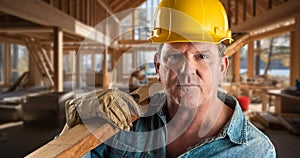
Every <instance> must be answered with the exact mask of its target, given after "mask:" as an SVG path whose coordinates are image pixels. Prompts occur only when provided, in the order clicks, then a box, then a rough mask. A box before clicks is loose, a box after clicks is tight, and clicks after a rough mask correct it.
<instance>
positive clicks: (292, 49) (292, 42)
mask: <svg viewBox="0 0 300 158" xmlns="http://www.w3.org/2000/svg"><path fill="white" fill-rule="evenodd" d="M295 39H296V38H295V31H291V33H290V86H295V78H296V77H295V75H294V73H292V72H295V70H294V69H295V66H294V65H296V63H295V60H294V59H295V50H296V49H295V44H296V42H295Z"/></svg>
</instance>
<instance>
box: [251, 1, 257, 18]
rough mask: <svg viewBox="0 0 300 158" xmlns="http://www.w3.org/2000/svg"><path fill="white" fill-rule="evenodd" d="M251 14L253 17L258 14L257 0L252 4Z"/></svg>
mask: <svg viewBox="0 0 300 158" xmlns="http://www.w3.org/2000/svg"><path fill="white" fill-rule="evenodd" d="M251 7H252V8H251V15H252V17H255V16H256V0H252V5H251Z"/></svg>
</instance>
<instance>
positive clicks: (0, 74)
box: [0, 43, 5, 85]
mask: <svg viewBox="0 0 300 158" xmlns="http://www.w3.org/2000/svg"><path fill="white" fill-rule="evenodd" d="M4 82H5V45H4V43H0V85H2V84H4Z"/></svg>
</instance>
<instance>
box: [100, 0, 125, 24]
mask: <svg viewBox="0 0 300 158" xmlns="http://www.w3.org/2000/svg"><path fill="white" fill-rule="evenodd" d="M97 2H98V3H99V4H100V5H101V6H102V7H103V8H104V9H105V10H106V11H107V13H108V14H109V15H110V16H111V17H112V18H113V19H114V20H115V21H116V22H117V23H119V22H120V20H119V19H118V18H117V17H116V16H115V14H114V12H113V11H112V9H111V8H110V7H108V5H107V4H106V3H104V2H103V1H102V0H97ZM124 2H126V0H123V3H124ZM120 5H121V4H120Z"/></svg>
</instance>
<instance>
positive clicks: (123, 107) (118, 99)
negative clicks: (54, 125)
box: [65, 89, 141, 131]
mask: <svg viewBox="0 0 300 158" xmlns="http://www.w3.org/2000/svg"><path fill="white" fill-rule="evenodd" d="M65 108H66V119H67V125H68V126H69V127H73V126H75V125H77V124H79V123H82V120H91V119H95V118H103V119H105V120H107V121H108V122H111V123H113V124H115V125H116V126H118V127H119V128H121V129H124V130H126V131H129V129H130V127H132V119H131V117H132V115H135V116H138V117H139V116H141V109H140V107H139V105H138V104H137V103H136V102H135V101H134V99H133V98H132V97H131V96H130V95H129V94H127V93H125V92H122V91H120V90H115V89H108V90H103V91H100V92H95V93H91V94H88V95H86V96H82V97H80V98H77V99H74V100H69V101H67V102H66V106H65ZM83 122H84V121H83Z"/></svg>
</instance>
